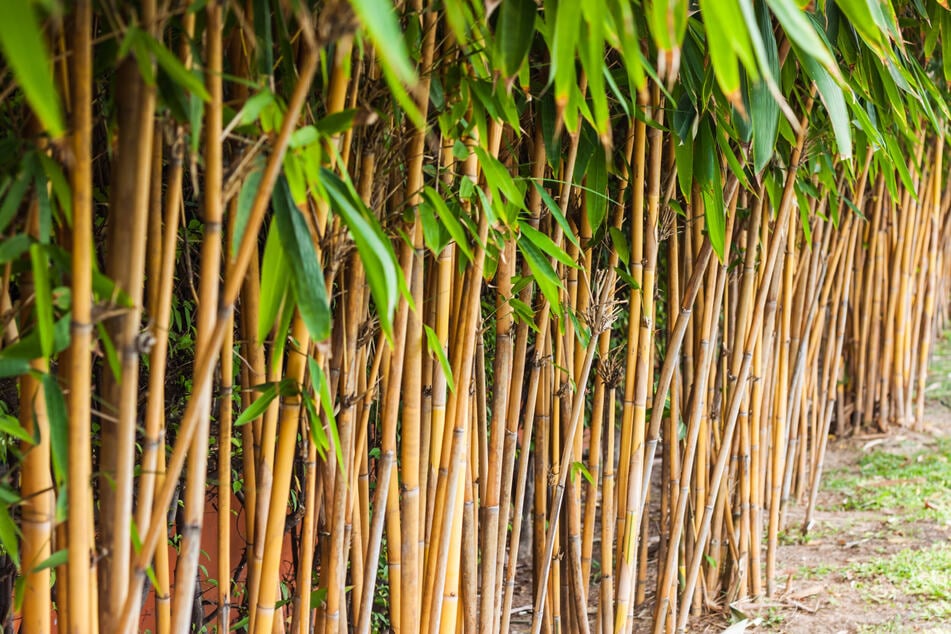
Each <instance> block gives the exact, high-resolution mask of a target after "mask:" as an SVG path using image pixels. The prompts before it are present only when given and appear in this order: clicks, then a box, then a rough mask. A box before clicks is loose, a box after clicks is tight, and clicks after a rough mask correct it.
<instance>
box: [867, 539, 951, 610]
mask: <svg viewBox="0 0 951 634" xmlns="http://www.w3.org/2000/svg"><path fill="white" fill-rule="evenodd" d="M850 571H851V572H852V573H853V574H854V575H855V576H856V577H857V578H858V579H861V580H862V581H863V585H864V586H865V590H866V592H868V593H869V594H870V595H871V596H874V597H875V598H877V599H879V600H880V599H881V598H882V594H883V592H884V593H885V594H891V593H889V592H888V589H887V588H884V587H882V586H881V584H880V582H881V581H883V580H885V581H888V582H890V583H891V584H892V585H893V586H894V587H895V588H896V589H898V590H899V591H900V592H901V593H903V594H910V595H914V596H916V597H920V598H921V599H923V600H924V601H923V602H922V603H921V604H920V609H918V610H916V611H918V612H920V614H917V615H916V616H919V617H926V618H933V619H943V618H947V617H949V616H951V582H949V580H951V543H948V542H945V543H941V544H937V545H935V546H933V547H931V548H928V549H915V548H909V549H907V550H902V551H900V552H898V553H895V554H894V555H892V556H891V557H882V558H880V559H876V560H874V561H869V562H863V563H858V564H854V565H852V566H851V567H850ZM876 582H878V583H876Z"/></svg>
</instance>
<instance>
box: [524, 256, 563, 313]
mask: <svg viewBox="0 0 951 634" xmlns="http://www.w3.org/2000/svg"><path fill="white" fill-rule="evenodd" d="M518 248H519V250H520V251H521V252H522V255H524V256H525V261H526V262H527V263H528V268H529V269H530V270H531V271H532V275H533V276H534V277H535V282H536V283H537V284H538V289H539V290H540V291H541V292H542V295H544V296H545V299H546V300H548V304H549V305H550V306H551V311H552V313H554V314H555V315H556V316H558V317H561V314H562V310H561V302H560V301H559V291H558V289H559V288H561V280H560V279H558V274H557V273H555V269H553V268H552V266H551V262H550V261H549V260H548V258H546V257H545V256H544V255H543V254H542V252H541V251H540V250H539V249H538V247H536V246H535V245H534V244H532V241H531V240H528V239H523V240H519V241H518Z"/></svg>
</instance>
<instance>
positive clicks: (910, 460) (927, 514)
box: [825, 438, 951, 522]
mask: <svg viewBox="0 0 951 634" xmlns="http://www.w3.org/2000/svg"><path fill="white" fill-rule="evenodd" d="M825 486H826V489H828V490H830V491H837V492H841V493H843V494H845V499H844V500H843V502H842V503H841V508H843V509H846V510H861V511H875V510H881V509H892V510H896V511H903V518H904V519H906V520H922V519H925V520H928V519H930V520H934V521H937V522H948V521H951V439H947V438H944V439H937V440H936V441H935V443H934V446H931V447H928V448H926V449H925V450H922V451H918V452H915V453H913V454H910V455H905V454H901V453H892V452H888V451H881V450H879V451H873V452H872V453H869V454H867V455H865V456H862V458H861V460H860V461H859V472H858V473H847V472H843V471H839V472H836V473H833V474H830V477H829V479H828V480H826V485H825Z"/></svg>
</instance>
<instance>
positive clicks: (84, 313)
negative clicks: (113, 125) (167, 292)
mask: <svg viewBox="0 0 951 634" xmlns="http://www.w3.org/2000/svg"><path fill="white" fill-rule="evenodd" d="M74 19H75V22H74V27H73V28H74V29H75V36H74V38H73V56H72V69H71V72H70V77H71V79H72V91H73V100H74V106H73V121H72V128H73V156H74V163H73V169H72V172H71V173H70V187H71V190H72V195H73V253H72V263H71V264H72V266H71V273H72V293H71V295H72V312H73V315H72V323H71V325H70V339H71V350H70V353H69V480H68V481H67V485H66V487H67V490H66V495H67V497H68V500H69V509H68V512H67V513H68V515H67V519H68V525H67V533H68V544H69V555H68V556H69V565H68V573H69V579H68V584H67V594H68V596H67V605H68V606H69V609H68V611H67V613H66V614H67V616H66V619H65V620H66V631H67V632H69V634H82V633H83V632H91V633H94V632H96V631H97V629H94V628H93V622H92V614H91V613H92V612H94V611H95V605H96V604H95V601H94V599H95V597H94V595H93V593H92V592H91V589H92V585H93V577H94V568H93V566H94V563H93V556H92V548H93V540H94V527H93V524H92V515H93V509H92V487H91V478H92V446H91V445H92V438H91V437H90V434H89V430H90V428H91V413H90V402H91V398H92V359H91V357H90V347H91V344H92V331H93V324H92V262H93V259H92V258H93V253H92V248H93V243H92V241H93V234H92V225H93V208H92V167H93V165H92V105H93V103H92V102H93V95H92V66H93V64H92V29H93V24H92V0H77V2H76V10H75V18H74Z"/></svg>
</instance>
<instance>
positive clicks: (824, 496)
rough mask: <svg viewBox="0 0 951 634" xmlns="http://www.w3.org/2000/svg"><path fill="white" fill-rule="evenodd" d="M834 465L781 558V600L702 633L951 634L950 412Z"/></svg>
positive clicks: (841, 454) (833, 460)
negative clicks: (804, 526)
mask: <svg viewBox="0 0 951 634" xmlns="http://www.w3.org/2000/svg"><path fill="white" fill-rule="evenodd" d="M828 461H829V462H828V465H827V474H828V475H827V476H826V477H825V478H824V485H823V490H822V492H821V493H820V497H819V503H818V508H819V511H818V512H817V513H816V517H815V522H814V525H813V526H812V528H811V530H810V531H809V533H808V534H807V535H805V536H802V535H801V534H799V531H798V530H795V529H793V530H792V531H790V532H789V533H788V534H787V535H786V539H785V540H784V541H785V542H786V543H785V544H784V545H783V546H782V547H781V548H780V550H779V560H778V566H777V569H778V571H779V572H780V575H781V578H785V581H783V582H780V584H779V589H780V590H779V593H778V594H777V597H776V598H775V599H774V600H763V601H760V602H747V603H743V604H734V605H733V606H731V607H732V612H733V614H732V617H731V618H730V619H729V620H726V621H725V620H723V619H722V618H721V619H715V620H714V619H711V620H710V621H707V622H705V623H703V624H697V625H699V627H698V628H697V629H698V630H699V631H710V632H712V631H721V630H722V629H723V628H724V627H726V626H729V625H730V624H731V622H732V624H733V625H734V627H735V629H734V630H732V631H749V632H789V633H797V632H803V633H806V632H808V633H810V634H821V633H825V632H829V633H834V634H838V633H840V632H841V633H850V634H851V633H853V632H951V411H949V410H948V409H947V408H944V407H942V406H940V405H935V406H932V407H930V408H929V410H928V414H927V417H926V424H925V426H924V428H923V430H922V431H920V432H910V431H904V430H902V431H899V432H897V433H895V434H894V435H891V436H888V437H869V436H858V437H856V438H850V439H845V440H840V441H836V442H834V443H831V444H830V454H829V455H828ZM790 513H791V515H790V517H789V519H790V526H797V525H798V524H799V521H801V517H802V510H801V509H794V510H791V512H790Z"/></svg>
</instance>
